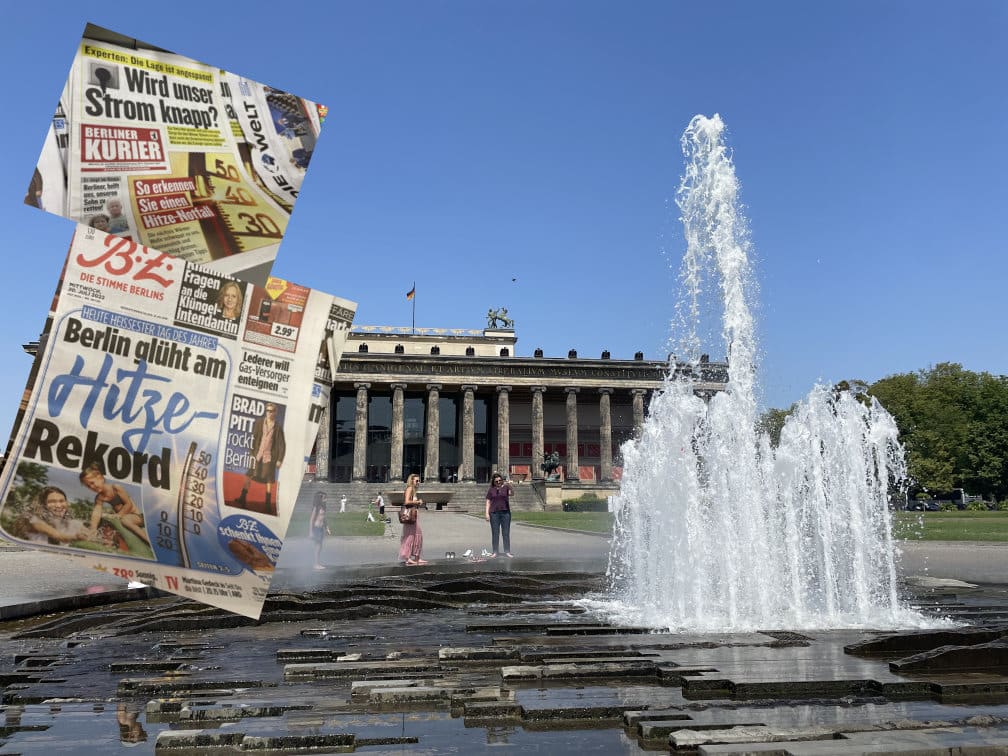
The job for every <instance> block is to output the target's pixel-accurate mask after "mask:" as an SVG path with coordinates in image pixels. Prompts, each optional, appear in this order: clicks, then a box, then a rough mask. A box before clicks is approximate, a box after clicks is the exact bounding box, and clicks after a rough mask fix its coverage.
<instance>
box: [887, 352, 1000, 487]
mask: <svg viewBox="0 0 1008 756" xmlns="http://www.w3.org/2000/svg"><path fill="white" fill-rule="evenodd" d="M868 393H869V394H870V395H872V396H874V397H876V398H877V399H878V400H879V402H880V403H881V404H882V406H883V407H885V408H886V409H887V410H888V411H889V412H890V413H891V414H892V415H893V417H894V418H895V419H896V423H897V425H898V426H899V429H900V437H901V439H902V441H903V444H904V446H905V447H906V450H907V464H908V467H909V473H910V476H911V478H912V479H913V480H914V481H915V482H916V484H917V485H918V486H921V487H925V488H928V489H930V490H932V491H949V490H951V489H953V488H965V489H966V490H967V491H968V492H969V493H972V494H982V495H984V496H1000V495H1004V494H1005V492H1008V380H1006V379H1005V378H1004V377H995V376H992V375H990V374H989V373H975V372H972V371H969V370H964V369H963V367H962V365H959V364H958V363H952V362H943V363H939V364H938V365H935V366H934V367H931V368H929V369H927V370H921V371H919V372H917V373H903V374H899V375H892V376H888V377H886V378H883V379H881V380H880V381H876V382H875V383H873V384H872V385H871V386H870V387H868Z"/></svg>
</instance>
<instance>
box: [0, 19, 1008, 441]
mask: <svg viewBox="0 0 1008 756" xmlns="http://www.w3.org/2000/svg"><path fill="white" fill-rule="evenodd" d="M701 6H702V7H701ZM85 7H87V9H86V10H85ZM40 8H42V6H33V5H31V4H27V3H24V4H19V6H18V7H15V8H13V9H7V10H6V12H5V24H4V29H3V31H2V32H0V34H2V45H0V56H2V70H3V71H5V76H4V83H5V93H4V94H5V101H6V102H7V103H8V107H9V109H10V110H11V114H10V117H9V118H8V119H7V123H8V126H7V131H6V132H5V134H6V138H7V140H8V148H7V151H6V155H7V157H6V159H5V161H4V169H3V178H4V180H3V182H2V192H3V194H2V196H0V223H3V225H4V227H5V228H6V229H8V231H7V233H8V240H7V244H6V245H5V251H4V259H5V262H6V264H7V266H8V272H7V275H6V286H5V297H4V299H5V305H6V312H7V313H8V315H7V317H8V318H9V319H10V322H9V323H8V325H7V327H6V328H4V329H3V336H2V339H3V340H2V342H0V350H2V351H3V353H4V354H6V355H7V358H6V359H5V360H4V361H3V365H4V367H3V369H2V375H0V387H2V389H3V392H2V396H3V397H5V398H4V400H3V403H2V404H0V426H3V428H5V429H6V428H9V427H10V425H11V422H12V421H13V417H14V413H15V411H16V408H17V402H18V398H19V396H20V393H21V390H22V388H23V386H24V381H25V379H26V377H27V374H28V369H29V362H30V361H29V358H28V357H27V356H25V355H24V354H22V353H21V349H20V345H21V343H23V342H25V341H29V340H32V339H34V338H36V337H37V334H38V331H39V329H40V327H41V325H42V322H43V320H44V316H45V311H46V306H47V304H48V301H49V298H50V296H51V293H52V290H53V287H54V286H55V283H56V277H57V274H58V271H59V268H60V265H61V262H62V259H63V257H64V256H65V253H66V247H67V244H68V243H69V240H70V236H71V232H72V225H71V223H70V222H69V221H66V220H61V219H58V218H56V217H54V216H51V215H48V214H45V213H41V212H39V211H37V210H34V209H32V208H29V207H26V206H24V205H23V204H22V200H23V197H24V191H25V188H26V186H27V183H28V180H29V178H30V177H31V173H32V168H33V166H34V164H35V160H36V157H37V155H38V150H39V148H40V146H41V143H42V137H43V135H44V132H45V129H46V125H47V121H48V119H49V117H50V115H51V112H52V108H53V105H54V103H55V101H56V98H57V96H58V93H59V90H60V87H61V85H62V82H63V81H64V79H65V78H66V73H67V70H68V67H69V64H70V60H71V58H72V56H73V52H74V50H75V46H76V44H77V41H78V40H79V38H80V35H81V32H82V30H83V28H84V25H85V23H86V22H87V21H91V22H93V23H96V24H99V25H101V26H105V27H107V28H110V29H113V30H115V31H118V32H121V33H123V34H127V35H130V36H134V37H137V38H139V39H143V40H146V41H148V42H151V43H153V44H156V45H159V46H161V47H164V48H167V49H170V50H173V51H175V52H178V53H180V54H183V55H188V56H190V57H193V58H197V59H199V60H203V61H205V62H207V63H211V64H214V65H218V66H221V67H223V68H227V69H228V70H231V71H234V72H236V73H239V74H242V75H244V76H247V77H250V78H253V79H256V80H259V81H262V82H265V83H268V84H271V85H273V86H276V87H280V88H283V89H287V90H289V91H292V92H295V93H297V94H299V95H302V96H304V97H308V98H310V99H314V100H316V101H318V102H322V103H325V104H327V105H328V106H329V108H330V111H329V118H328V120H327V121H326V125H325V128H324V129H323V133H322V138H321V140H320V142H319V146H318V149H317V150H316V152H315V154H314V157H313V160H312V164H311V169H310V170H309V172H308V176H307V179H306V181H305V185H304V187H303V192H302V196H301V198H300V200H299V202H298V205H297V208H296V209H295V211H294V215H293V218H292V221H291V224H290V226H289V227H288V234H287V237H286V239H285V241H284V243H283V245H282V247H281V250H280V255H279V257H278V261H277V264H276V266H275V268H274V272H275V273H276V274H277V275H280V276H282V277H284V278H288V279H291V280H294V281H298V282H300V283H304V284H307V285H310V286H314V287H316V288H320V289H323V290H326V291H329V292H332V293H334V294H339V295H341V296H345V297H347V298H349V299H353V300H355V301H357V302H359V304H360V307H359V311H358V318H357V322H358V323H359V324H371V325H409V323H410V317H411V310H410V304H409V303H408V302H407V301H406V299H405V293H406V292H407V291H408V290H409V288H410V287H411V286H412V285H413V282H414V281H415V282H416V287H417V298H416V322H417V325H418V326H428V327H454V328H481V327H483V326H484V324H485V322H486V317H485V316H486V311H487V309H488V308H490V307H493V308H497V307H502V306H503V307H507V308H508V310H509V312H510V315H511V316H513V317H514V319H515V323H516V328H517V331H518V338H519V342H518V354H520V355H530V354H531V353H532V351H533V350H534V349H535V348H537V347H541V348H542V349H544V351H545V352H546V354H547V355H548V356H564V355H566V354H567V350H568V349H571V348H574V349H577V350H578V352H579V353H580V354H581V355H583V356H598V354H599V353H600V352H601V351H602V350H603V349H608V350H610V351H611V352H612V355H613V357H614V358H630V357H631V356H632V355H633V353H634V352H635V351H637V350H643V351H644V353H645V354H646V355H647V356H648V357H649V358H663V357H664V356H665V355H666V354H667V352H668V350H669V348H668V341H669V336H670V333H669V330H670V326H669V324H670V320H671V318H672V316H673V307H674V302H673V299H674V293H675V288H676V272H677V269H678V265H679V260H680V258H681V255H682V251H683V240H682V232H681V228H680V225H679V223H678V221H677V212H676V209H675V207H674V204H673V198H674V194H675V190H676V187H677V186H678V182H679V177H680V175H681V173H682V168H683V161H682V156H681V152H680V148H679V137H680V135H681V133H682V131H683V129H684V128H685V127H686V125H687V123H688V122H689V120H690V118H691V117H692V116H693V115H694V114H696V113H704V114H707V115H710V114H713V113H715V112H716V113H720V114H721V116H722V118H723V119H724V120H725V122H726V124H727V126H728V130H729V141H730V144H731V146H732V147H733V149H734V152H735V162H736V167H737V171H738V174H739V177H740V180H741V183H742V198H743V201H744V202H745V205H746V213H747V215H748V217H749V221H750V226H751V229H752V241H753V247H754V251H755V256H756V272H757V277H758V280H759V286H760V298H761V302H762V304H761V307H760V310H759V313H758V317H759V329H760V338H761V347H762V351H761V354H762V361H761V382H762V386H763V392H764V400H765V403H766V404H767V405H769V406H787V405H788V404H790V403H791V402H792V401H795V400H797V399H799V398H800V397H801V396H803V395H804V394H805V393H806V392H807V391H808V389H809V388H811V386H812V384H813V383H814V382H815V381H816V380H818V379H822V380H826V381H836V380H839V379H842V378H861V379H864V380H868V381H873V380H876V379H878V378H881V377H883V376H885V375H889V374H892V373H896V372H905V371H911V370H917V369H920V368H924V367H927V366H929V365H932V364H934V363H937V362H942V361H956V362H961V363H963V365H964V366H965V367H967V368H968V369H972V370H978V371H979V370H986V371H990V372H992V373H996V374H1003V373H1008V349H1006V348H1005V342H1006V338H1005V335H1004V334H1005V332H1006V330H1008V328H1006V327H1008V317H1006V314H1005V313H1006V308H1005V306H1004V304H1003V291H1004V287H1005V283H1006V281H1008V270H1006V268H1008V262H1006V260H1008V255H1006V254H1005V239H1006V233H1005V232H1006V225H1008V222H1006V220H1005V219H1006V218H1008V211H1006V209H1005V205H1006V199H1008V191H1006V188H1008V187H1006V175H1008V171H1006V168H1008V159H1006V157H1008V147H1006V144H1008V141H1006V138H1005V134H1006V126H1005V124H1006V122H1008V112H1006V110H1008V106H1006V95H1005V93H1006V91H1008V89H1006V86H1005V85H1006V73H1005V72H1006V71H1008V65H1006V64H1008V60H1006V58H1008V54H1006V52H1005V51H1006V50H1008V5H1006V4H1005V3H1003V2H999V1H998V2H994V1H982V2H967V3H952V2H944V3H935V2H882V3H880V2H845V3H807V2H761V3H750V2H710V3H706V4H699V3H691V4H686V3H681V2H671V1H668V0H666V1H665V2H634V3H617V2H614V1H613V2H593V1H590V0H576V1H571V2H542V1H541V0H538V1H535V2H533V1H531V0H507V2H501V1H497V0H485V1H483V2H460V1H454V2H423V1H419V0H408V1H407V0H404V1H401V2H391V1H389V2H354V3H349V2H334V3H331V4H325V5H324V6H323V4H321V3H320V4H318V9H317V10H316V9H315V8H314V4H312V3H301V4H297V3H295V4H289V5H284V4H279V3H257V2H244V3H219V4H214V3H207V2H199V3H196V2H188V1H187V0H175V1H174V2H171V3H165V4H151V3H106V4H100V5H96V4H89V6H85V5H82V4H80V3H69V2H53V3H47V4H45V9H44V12H43V11H41V10H40ZM512 279H517V280H516V281H512ZM709 351H710V353H711V355H712V356H717V355H719V354H722V353H723V348H722V347H721V345H719V344H711V345H710V349H709Z"/></svg>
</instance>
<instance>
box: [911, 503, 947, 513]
mask: <svg viewBox="0 0 1008 756" xmlns="http://www.w3.org/2000/svg"><path fill="white" fill-rule="evenodd" d="M907 509H909V510H910V511H911V512H938V511H940V510H941V504H939V503H938V502H937V501H931V500H927V501H917V500H914V501H911V502H910V504H909V505H908V506H907Z"/></svg>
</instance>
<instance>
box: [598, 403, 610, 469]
mask: <svg viewBox="0 0 1008 756" xmlns="http://www.w3.org/2000/svg"><path fill="white" fill-rule="evenodd" d="M612 392H613V390H612V389H611V388H600V389H599V447H600V449H599V455H600V456H601V464H600V467H601V468H602V469H601V471H600V472H601V477H602V480H604V481H610V480H612V415H611V413H610V411H609V395H610V394H612Z"/></svg>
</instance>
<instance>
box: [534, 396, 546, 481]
mask: <svg viewBox="0 0 1008 756" xmlns="http://www.w3.org/2000/svg"><path fill="white" fill-rule="evenodd" d="M545 391H546V387H545V386H532V478H533V479H534V480H542V478H543V477H544V476H543V469H542V464H543V393H544V392H545Z"/></svg>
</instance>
